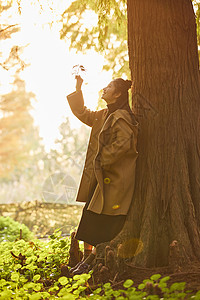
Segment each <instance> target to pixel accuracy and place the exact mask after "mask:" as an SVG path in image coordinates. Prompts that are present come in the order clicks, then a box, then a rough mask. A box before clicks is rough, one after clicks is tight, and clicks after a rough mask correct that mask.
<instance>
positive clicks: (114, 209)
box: [67, 76, 138, 275]
mask: <svg viewBox="0 0 200 300" xmlns="http://www.w3.org/2000/svg"><path fill="white" fill-rule="evenodd" d="M76 80H77V82H76V92H74V93H72V94H70V95H68V96H67V99H68V102H69V105H70V107H71V110H72V112H73V113H74V115H75V116H76V117H77V118H79V119H80V120H81V121H82V122H83V123H85V124H87V125H89V126H90V127H92V131H91V135H90V140H89V145H88V150H87V154H86V160H85V166H84V170H83V175H82V179H81V183H80V186H79V191H78V195H77V201H80V202H86V204H85V207H84V209H83V213H82V217H81V220H80V223H79V226H78V230H77V232H76V236H75V237H76V239H78V240H82V241H84V257H83V260H82V261H81V263H79V264H78V265H77V266H76V267H74V268H73V269H71V270H70V271H71V272H72V273H73V274H74V275H75V274H81V273H83V272H85V271H87V270H88V269H89V265H90V264H91V262H92V260H93V259H94V258H95V255H96V248H95V247H96V245H97V244H100V243H103V242H107V241H110V240H112V239H113V238H114V237H115V236H116V235H117V234H118V233H119V232H120V231H121V229H122V227H123V225H124V222H125V219H126V215H127V213H128V210H129V207H130V204H131V200H132V196H133V191H134V181H135V180H134V179H135V164H136V159H137V155H138V153H137V150H136V142H137V132H138V123H137V121H136V120H135V117H134V115H133V113H132V111H131V109H130V107H129V104H128V90H129V89H130V87H131V84H132V82H131V81H130V80H123V79H122V78H117V79H115V80H113V81H111V82H110V83H109V84H108V86H107V87H106V88H104V89H103V94H102V99H104V100H105V101H106V103H107V108H106V109H102V110H100V111H90V110H88V109H87V108H86V107H85V106H84V100H83V95H82V92H81V86H82V82H83V80H82V78H81V77H80V76H76ZM92 247H94V248H93V249H92Z"/></svg>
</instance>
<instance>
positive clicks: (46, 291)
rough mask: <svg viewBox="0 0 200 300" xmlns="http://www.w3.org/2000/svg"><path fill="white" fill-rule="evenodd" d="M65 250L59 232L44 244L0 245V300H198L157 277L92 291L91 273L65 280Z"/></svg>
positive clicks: (66, 242) (181, 285)
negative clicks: (63, 269)
mask: <svg viewBox="0 0 200 300" xmlns="http://www.w3.org/2000/svg"><path fill="white" fill-rule="evenodd" d="M69 247H70V239H69V238H62V237H61V232H59V231H57V232H55V233H54V234H53V235H52V236H50V239H49V240H48V241H40V240H33V241H31V242H27V241H24V240H18V241H15V242H2V243H0V299H8V300H9V299H31V300H37V299H72V300H73V299H118V300H122V299H200V292H198V293H196V294H195V295H191V293H190V292H188V291H186V290H185V283H183V282H182V283H174V284H172V285H171V286H168V285H167V281H168V280H169V277H164V278H162V277H161V275H159V274H155V275H153V276H151V278H149V279H146V280H144V281H143V283H141V284H140V285H139V286H137V287H134V282H133V281H132V280H131V279H128V280H126V281H125V282H124V283H123V288H121V289H115V288H114V287H112V285H111V283H109V282H108V283H105V284H101V285H98V286H95V288H94V284H93V281H94V280H93V279H94V278H93V274H92V271H91V272H90V273H89V274H82V275H75V276H74V277H73V278H67V277H65V276H62V275H61V267H62V266H63V265H65V264H67V261H68V258H69V257H68V256H69Z"/></svg>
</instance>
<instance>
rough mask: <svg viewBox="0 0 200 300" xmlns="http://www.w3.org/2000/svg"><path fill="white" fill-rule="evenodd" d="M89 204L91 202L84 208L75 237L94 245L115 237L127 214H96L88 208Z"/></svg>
mask: <svg viewBox="0 0 200 300" xmlns="http://www.w3.org/2000/svg"><path fill="white" fill-rule="evenodd" d="M88 205H89V202H88V203H86V204H85V206H84V208H83V212H82V217H81V220H80V223H79V226H78V230H77V232H76V236H75V238H76V239H77V240H81V241H84V242H86V243H88V244H90V245H92V246H96V245H98V244H100V243H104V242H109V241H111V240H112V239H114V238H115V237H116V236H117V234H118V233H119V232H120V231H121V230H122V228H123V225H124V222H125V220H126V216H125V215H118V216H110V215H104V214H96V213H94V212H92V211H90V210H87V207H88Z"/></svg>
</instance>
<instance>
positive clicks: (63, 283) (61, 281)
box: [58, 276, 68, 285]
mask: <svg viewBox="0 0 200 300" xmlns="http://www.w3.org/2000/svg"><path fill="white" fill-rule="evenodd" d="M58 282H59V283H60V284H61V285H66V284H67V283H68V278H67V277H65V276H62V277H60V278H59V279H58Z"/></svg>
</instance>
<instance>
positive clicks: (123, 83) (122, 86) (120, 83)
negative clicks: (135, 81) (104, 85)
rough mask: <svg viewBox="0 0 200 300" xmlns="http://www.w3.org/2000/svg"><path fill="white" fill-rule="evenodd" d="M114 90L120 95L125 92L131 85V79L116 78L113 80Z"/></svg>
mask: <svg viewBox="0 0 200 300" xmlns="http://www.w3.org/2000/svg"><path fill="white" fill-rule="evenodd" d="M113 82H114V85H115V88H116V91H117V92H121V93H122V95H124V94H127V93H128V90H129V89H130V88H131V86H132V81H131V80H124V79H122V78H116V79H114V80H113Z"/></svg>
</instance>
